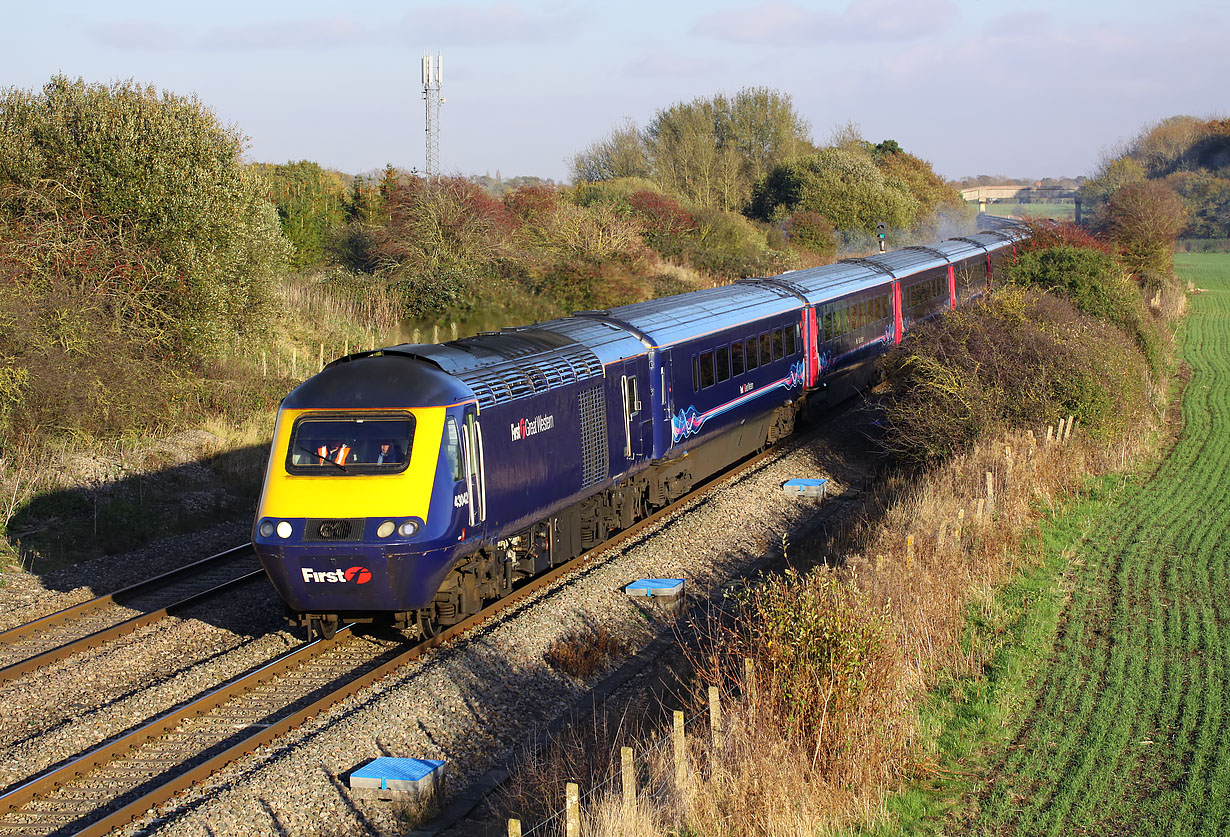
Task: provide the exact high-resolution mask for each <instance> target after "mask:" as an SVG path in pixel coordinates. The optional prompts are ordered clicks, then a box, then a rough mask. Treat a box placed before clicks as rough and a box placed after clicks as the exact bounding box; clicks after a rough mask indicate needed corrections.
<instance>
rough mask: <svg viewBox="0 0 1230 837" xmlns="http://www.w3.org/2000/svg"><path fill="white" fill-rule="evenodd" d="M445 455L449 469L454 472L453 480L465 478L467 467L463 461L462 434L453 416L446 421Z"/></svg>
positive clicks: (457, 480)
mask: <svg viewBox="0 0 1230 837" xmlns="http://www.w3.org/2000/svg"><path fill="white" fill-rule="evenodd" d="M444 456H445V458H446V459H448V467H449V470H450V471H452V473H453V482H459V481H460V480H462V479H464V478H465V467H464V466H463V465H462V463H461V435H460V434H459V433H458V432H457V422H455V421H454V420H453V419H452V418H451V417H450V418H449V419H448V421H446V422H445V423H444Z"/></svg>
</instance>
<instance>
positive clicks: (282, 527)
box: [278, 520, 290, 538]
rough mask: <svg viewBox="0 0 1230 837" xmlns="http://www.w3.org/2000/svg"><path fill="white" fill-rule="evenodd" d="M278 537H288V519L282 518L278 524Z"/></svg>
mask: <svg viewBox="0 0 1230 837" xmlns="http://www.w3.org/2000/svg"><path fill="white" fill-rule="evenodd" d="M278 537H279V538H289V537H290V523H289V522H288V521H285V520H283V521H282V522H281V523H279V524H278Z"/></svg>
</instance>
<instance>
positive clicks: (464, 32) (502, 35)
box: [403, 3, 583, 45]
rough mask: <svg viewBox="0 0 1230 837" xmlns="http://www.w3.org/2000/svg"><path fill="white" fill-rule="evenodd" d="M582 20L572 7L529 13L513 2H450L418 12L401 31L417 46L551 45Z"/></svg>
mask: <svg viewBox="0 0 1230 837" xmlns="http://www.w3.org/2000/svg"><path fill="white" fill-rule="evenodd" d="M582 19H583V15H582V14H578V13H577V11H576V10H574V9H572V8H569V9H562V8H561V9H551V10H544V11H542V12H536V13H531V12H528V11H526V10H525V9H524V8H522V7H520V6H517V5H513V4H512V3H489V4H485V5H479V4H476V3H452V4H449V5H447V6H429V7H426V8H422V9H417V10H416V11H415V12H414V14H413V15H412V16H407V17H406V18H405V20H404V21H403V30H404V33H405V34H406V35H409V36H412V37H413V38H415V39H416V43H422V42H424V39H427V40H429V41H430V42H431V43H433V44H480V45H481V44H499V43H552V42H555V41H557V40H559V39H560V38H563V37H565V36H569V35H572V34H573V33H575V32H576V31H577V30H578V28H579V27H580V24H581V22H582Z"/></svg>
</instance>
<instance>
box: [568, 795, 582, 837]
mask: <svg viewBox="0 0 1230 837" xmlns="http://www.w3.org/2000/svg"><path fill="white" fill-rule="evenodd" d="M564 793H565V795H566V796H567V799H568V807H567V810H566V812H565V829H564V833H565V834H566V835H567V837H581V788H580V787H579V786H578V785H577V783H576V782H568V783H567V784H566V785H564Z"/></svg>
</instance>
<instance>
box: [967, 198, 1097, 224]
mask: <svg viewBox="0 0 1230 837" xmlns="http://www.w3.org/2000/svg"><path fill="white" fill-rule="evenodd" d="M987 212H988V213H989V214H991V215H1014V216H1021V215H1028V216H1030V217H1032V218H1054V219H1055V220H1056V221H1071V220H1073V219H1074V218H1075V217H1076V204H1075V203H1013V202H1009V201H994V202H992V203H988V204H987Z"/></svg>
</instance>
